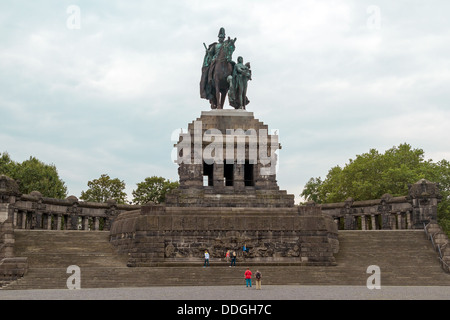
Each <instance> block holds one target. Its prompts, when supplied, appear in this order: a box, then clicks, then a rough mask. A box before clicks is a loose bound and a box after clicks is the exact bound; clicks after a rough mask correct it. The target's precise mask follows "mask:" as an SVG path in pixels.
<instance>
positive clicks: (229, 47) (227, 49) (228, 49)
mask: <svg viewBox="0 0 450 320" xmlns="http://www.w3.org/2000/svg"><path fill="white" fill-rule="evenodd" d="M236 40H237V39H236V38H234V40H231V39H230V37H228V40H227V41H225V42H224V53H225V59H227V61H228V62H231V60H232V55H233V52H234V50H235V49H236V47H235V45H234V43H235V42H236Z"/></svg>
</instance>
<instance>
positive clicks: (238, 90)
mask: <svg viewBox="0 0 450 320" xmlns="http://www.w3.org/2000/svg"><path fill="white" fill-rule="evenodd" d="M248 80H252V71H251V69H250V62H247V63H246V64H245V65H244V59H243V58H242V57H238V62H237V63H236V64H235V66H234V68H233V74H232V75H231V76H229V77H228V82H229V83H230V89H229V90H228V101H229V103H230V106H232V107H234V108H235V109H245V106H246V105H247V104H249V103H250V101H249V100H248V98H247V82H248Z"/></svg>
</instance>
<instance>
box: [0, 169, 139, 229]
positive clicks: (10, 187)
mask: <svg viewBox="0 0 450 320" xmlns="http://www.w3.org/2000/svg"><path fill="white" fill-rule="evenodd" d="M139 208H140V206H137V205H127V204H117V203H116V201H114V200H109V201H107V202H105V203H97V202H87V201H79V200H78V199H77V197H75V196H69V197H67V198H66V199H55V198H47V197H44V196H42V194H41V193H40V192H38V191H33V192H31V193H30V194H21V193H20V192H19V190H18V186H17V183H16V182H15V181H14V180H13V179H11V178H9V177H7V176H4V175H1V176H0V223H1V222H3V221H6V220H7V219H10V220H11V222H12V224H13V228H15V229H44V230H109V228H110V226H111V222H112V221H113V220H114V218H115V217H116V216H117V215H119V214H120V213H121V212H124V211H130V210H136V209H139Z"/></svg>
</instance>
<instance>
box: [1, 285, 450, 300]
mask: <svg viewBox="0 0 450 320" xmlns="http://www.w3.org/2000/svg"><path fill="white" fill-rule="evenodd" d="M448 299H450V287H448V286H429V287H416V286H407V287H406V286H405V287H394V286H385V287H383V286H382V287H381V289H372V290H370V289H368V288H367V287H365V286H296V285H295V286H294V285H292V286H276V285H270V286H264V284H263V287H262V290H256V289H255V287H254V286H253V287H252V288H246V287H245V285H242V286H214V287H213V286H196V287H145V288H104V289H83V288H82V289H78V290H68V289H62V290H61V289H46V290H0V300H187V301H188V300H191V301H192V300H222V301H223V300H241V301H243V300H448Z"/></svg>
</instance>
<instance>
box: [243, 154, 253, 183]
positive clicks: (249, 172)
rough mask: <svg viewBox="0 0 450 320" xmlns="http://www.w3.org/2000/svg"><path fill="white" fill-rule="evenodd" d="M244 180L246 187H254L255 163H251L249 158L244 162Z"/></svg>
mask: <svg viewBox="0 0 450 320" xmlns="http://www.w3.org/2000/svg"><path fill="white" fill-rule="evenodd" d="M244 182H245V186H246V187H254V186H255V180H254V175H253V164H252V163H249V162H248V160H247V161H245V164H244Z"/></svg>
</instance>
